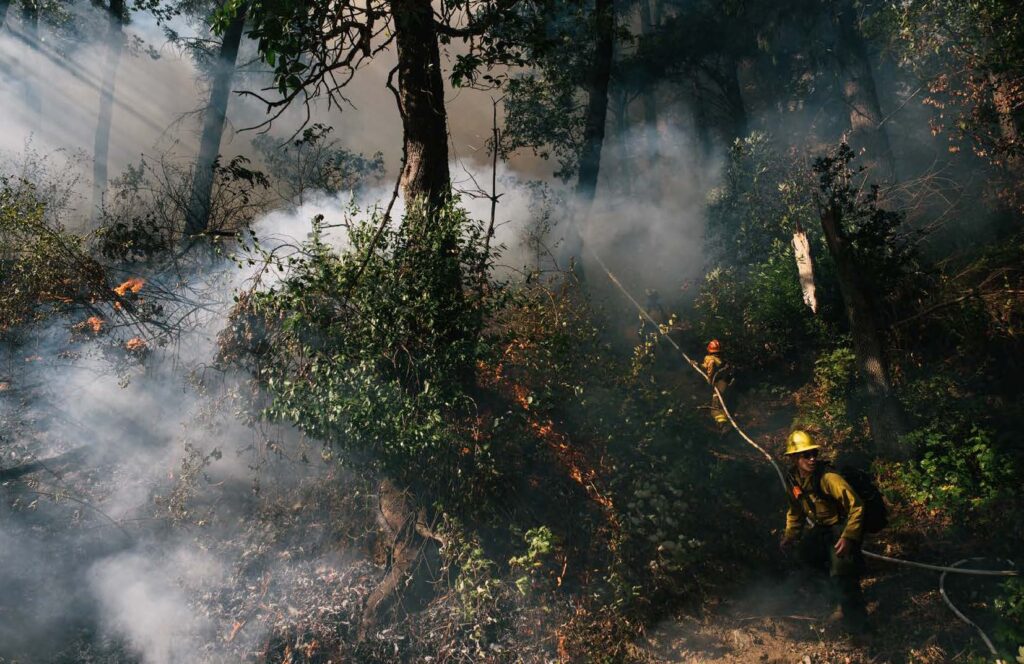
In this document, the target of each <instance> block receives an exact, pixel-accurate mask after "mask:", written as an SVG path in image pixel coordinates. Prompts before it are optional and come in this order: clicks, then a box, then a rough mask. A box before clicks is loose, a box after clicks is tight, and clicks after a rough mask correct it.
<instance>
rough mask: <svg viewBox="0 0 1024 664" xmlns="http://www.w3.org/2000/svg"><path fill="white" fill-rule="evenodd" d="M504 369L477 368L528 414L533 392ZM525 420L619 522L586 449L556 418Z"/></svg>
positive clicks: (481, 365)
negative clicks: (558, 427) (576, 443)
mask: <svg viewBox="0 0 1024 664" xmlns="http://www.w3.org/2000/svg"><path fill="white" fill-rule="evenodd" d="M514 347H518V348H522V347H523V345H522V344H510V345H509V346H508V348H506V350H505V355H506V356H508V355H509V354H511V353H512V352H513V351H514ZM502 368H503V367H502V365H501V364H498V365H497V366H496V367H494V368H493V369H491V368H489V367H487V366H486V365H485V364H484V363H482V362H481V363H479V364H478V369H480V377H481V378H482V379H483V380H482V382H493V384H495V385H498V386H503V387H505V388H506V389H509V390H511V392H512V397H513V398H514V399H515V401H516V403H518V404H519V405H520V406H521V407H522V409H523V410H524V411H526V412H527V413H529V412H530V411H531V410H532V407H533V397H532V396H531V395H530V391H529V390H528V389H527V388H526V386H524V385H522V384H520V383H516V382H513V381H512V380H509V379H508V378H507V377H506V376H503V375H502ZM526 419H527V423H528V424H529V426H530V429H531V430H533V432H534V434H535V435H536V436H537V438H539V439H540V440H542V441H544V443H545V444H546V445H547V446H548V448H549V449H550V450H551V451H552V452H554V454H555V456H556V458H557V459H558V461H559V462H560V463H561V464H562V466H564V467H565V469H566V471H567V472H568V474H569V477H570V478H571V479H572V480H573V481H574V482H576V483H577V484H579V485H580V486H581V487H583V490H584V491H585V492H586V494H587V496H588V497H589V498H590V499H591V500H593V501H594V502H595V503H597V504H598V505H600V506H601V507H602V508H604V510H605V512H606V515H607V518H608V520H609V523H611V524H613V525H614V524H615V523H616V518H615V513H614V504H613V503H612V501H611V499H610V498H608V497H607V496H605V495H603V494H602V493H601V492H600V491H599V490H598V488H597V484H598V483H599V482H600V475H599V473H598V471H597V469H596V468H595V467H594V466H593V465H591V463H590V460H589V459H587V457H586V455H585V454H584V453H583V451H582V450H580V449H578V448H576V447H573V446H572V445H571V444H570V443H569V439H568V437H567V436H566V435H565V434H563V433H561V432H559V431H557V430H556V429H555V423H554V422H553V421H551V420H549V419H545V420H542V419H538V418H537V417H533V416H530V415H527V418H526Z"/></svg>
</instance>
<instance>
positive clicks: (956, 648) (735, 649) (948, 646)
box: [637, 392, 998, 664]
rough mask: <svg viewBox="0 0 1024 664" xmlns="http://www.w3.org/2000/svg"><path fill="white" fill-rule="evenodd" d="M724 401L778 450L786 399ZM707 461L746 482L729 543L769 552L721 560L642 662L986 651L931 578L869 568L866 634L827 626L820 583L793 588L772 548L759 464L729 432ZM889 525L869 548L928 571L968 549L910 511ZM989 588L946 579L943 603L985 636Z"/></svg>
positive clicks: (804, 660) (766, 475) (820, 660)
mask: <svg viewBox="0 0 1024 664" xmlns="http://www.w3.org/2000/svg"><path fill="white" fill-rule="evenodd" d="M727 401H733V402H734V403H733V404H732V407H733V412H734V415H735V417H736V418H737V420H738V421H739V422H740V425H741V426H742V427H744V429H745V430H746V431H747V433H748V434H749V435H751V436H752V437H753V438H754V440H756V441H758V442H759V443H760V444H762V445H765V444H767V445H768V449H769V451H770V452H772V453H773V454H775V453H777V452H778V451H779V450H778V449H775V448H776V447H781V441H782V440H783V439H784V438H785V435H786V433H787V432H788V430H789V423H790V421H791V420H792V416H793V413H794V412H795V407H794V404H793V402H792V398H791V397H788V396H782V397H776V398H766V397H765V396H764V394H763V393H761V394H758V396H757V397H756V398H755V397H754V396H753V394H751V393H748V394H740V393H736V392H734V393H733V394H732V395H731V398H730V397H729V396H727ZM773 445H774V446H773ZM711 453H712V454H714V455H715V456H717V457H718V458H719V459H720V460H722V461H723V462H726V463H728V464H729V465H730V466H732V465H733V464H735V467H736V472H737V473H738V475H737V476H736V477H734V478H733V481H737V482H742V483H743V484H742V486H743V487H744V491H743V492H742V496H741V498H742V499H743V507H744V512H745V513H744V514H738V515H737V519H738V520H740V521H741V523H742V526H741V527H742V528H743V529H745V530H747V535H748V536H749V537H746V538H745V542H744V544H742V545H738V546H740V547H742V546H744V545H746V546H753V547H764V548H766V549H768V550H767V551H756V552H755V551H752V552H751V560H750V563H751V564H748V565H744V564H743V563H742V561H730V562H728V563H725V567H724V574H723V575H722V576H723V578H726V579H729V580H728V581H726V582H725V583H724V584H723V585H722V586H717V587H715V588H714V589H713V590H711V592H706V593H705V595H706V596H709V597H710V598H711V599H706V600H705V601H704V605H703V610H702V611H700V612H698V613H696V615H695V612H693V611H683V612H679V613H678V614H676V615H675V616H673V617H672V618H670V619H667V620H664V621H662V622H661V623H660V624H658V625H656V626H654V627H652V628H650V629H649V630H648V632H647V634H646V639H645V640H644V641H643V642H641V643H638V644H637V650H638V655H639V656H640V657H641V658H642V659H644V660H647V661H650V662H657V663H659V664H661V663H662V662H664V663H666V664H667V663H668V662H682V663H687V664H690V663H692V664H703V663H712V662H722V663H725V662H736V663H739V662H765V663H776V664H782V663H786V664H884V663H891V664H897V663H902V662H908V663H909V662H913V663H915V664H938V663H940V662H969V661H975V662H976V661H978V660H977V659H974V658H976V657H977V656H978V655H982V654H984V653H986V649H985V646H984V644H983V643H982V641H981V639H979V638H978V636H977V632H976V631H975V630H974V629H973V628H971V627H970V626H968V625H966V624H965V623H964V622H962V621H960V620H959V619H958V618H957V617H956V616H955V615H954V614H953V613H952V612H951V611H950V610H949V609H948V607H947V606H946V605H945V604H944V602H943V601H942V597H941V595H940V593H939V575H938V574H937V573H934V572H929V571H924V570H916V569H912V568H909V567H904V566H896V565H892V564H886V563H882V562H876V561H872V560H869V561H868V564H867V570H866V572H865V575H864V578H863V583H862V585H863V588H864V593H865V599H866V601H867V609H868V621H869V622H868V630H867V631H866V632H865V633H864V634H861V635H851V634H849V633H847V632H846V631H845V630H844V628H843V627H842V625H841V624H837V623H834V622H830V620H829V618H830V616H831V613H832V611H833V608H834V607H833V606H831V605H830V604H829V603H828V601H827V599H826V598H825V595H824V593H823V592H822V590H823V588H822V586H823V585H824V583H825V582H826V580H825V579H820V580H818V581H814V580H811V581H808V580H806V579H804V580H802V581H801V580H800V579H799V578H798V576H797V574H796V569H795V566H794V565H793V564H791V563H790V562H789V561H787V560H785V559H784V558H783V556H782V555H781V553H777V552H776V551H775V550H774V549H775V547H774V543H775V541H776V538H777V537H778V536H779V535H780V534H781V529H782V525H783V524H784V512H785V500H784V498H783V496H782V494H781V492H780V488H779V486H778V480H777V478H776V476H775V473H774V472H773V471H772V469H771V467H770V465H769V464H768V462H767V460H766V459H764V457H763V456H761V455H760V453H758V452H757V451H755V450H753V449H752V448H751V447H749V446H748V445H747V444H746V443H745V442H744V441H742V440H741V439H740V437H739V436H738V435H736V434H735V433H734V432H732V431H729V432H728V433H727V434H725V435H723V437H722V438H721V443H720V445H719V446H718V447H717V449H714V450H712V451H711ZM897 509H898V508H897ZM892 517H893V521H894V522H895V524H897V525H895V526H894V527H893V528H891V529H888V530H886V531H883V532H882V533H880V534H879V535H878V536H876V537H871V536H869V537H871V539H869V541H868V542H866V548H869V549H871V550H874V551H877V552H879V553H883V554H887V555H896V556H907V557H910V558H913V559H917V560H921V561H923V562H931V563H935V564H949V563H951V562H953V561H954V560H957V559H959V558H962V557H965V556H967V555H971V553H970V546H971V544H970V542H959V543H951V542H943V541H941V539H936V538H935V537H934V534H935V533H936V530H938V528H939V527H940V524H936V523H928V522H927V519H922V518H921V515H919V514H911V515H907V514H898V513H897V514H893V515H892ZM750 529H753V530H760V531H761V532H759V533H754V532H751V531H750ZM908 554H909V555H908ZM975 555H976V552H975ZM816 584H817V585H816ZM997 586H998V581H991V580H987V579H980V578H979V577H963V576H960V577H957V578H950V579H947V582H946V589H947V593H948V594H949V596H950V599H951V600H952V601H954V603H956V605H957V606H958V608H959V609H960V610H961V611H963V612H965V613H966V614H967V615H968V616H970V617H971V618H972V619H973V620H975V621H976V622H978V623H979V624H980V625H982V627H984V628H986V629H990V628H991V625H990V623H989V621H988V620H987V617H988V616H991V604H990V602H989V601H988V600H990V599H991V598H992V597H995V596H996V594H997ZM989 634H990V635H991V632H989Z"/></svg>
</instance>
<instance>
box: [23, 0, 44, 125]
mask: <svg viewBox="0 0 1024 664" xmlns="http://www.w3.org/2000/svg"><path fill="white" fill-rule="evenodd" d="M39 2H40V0H22V2H21V26H22V30H23V31H24V33H25V37H26V39H27V40H28V43H29V44H31V46H32V51H31V57H32V58H33V59H36V62H35V63H33V68H35V66H36V65H38V60H37V59H38V58H39ZM25 102H26V105H27V106H28V108H29V111H30V114H31V116H32V119H31V120H30V122H31V126H32V127H33V128H35V129H37V130H38V129H39V128H40V127H41V124H40V115H41V114H42V112H43V104H42V101H40V99H39V94H38V93H37V92H36V87H35V86H34V85H29V86H28V92H27V93H26V94H25Z"/></svg>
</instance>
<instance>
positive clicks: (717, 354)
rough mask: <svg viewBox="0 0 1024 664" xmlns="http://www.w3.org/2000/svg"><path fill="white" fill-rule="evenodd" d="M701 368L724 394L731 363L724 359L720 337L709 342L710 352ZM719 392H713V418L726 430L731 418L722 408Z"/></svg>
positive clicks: (712, 383)
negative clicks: (728, 363)
mask: <svg viewBox="0 0 1024 664" xmlns="http://www.w3.org/2000/svg"><path fill="white" fill-rule="evenodd" d="M701 368H702V369H703V370H704V374H705V375H706V376H707V377H708V383H710V384H711V385H714V386H715V387H716V388H717V389H718V394H722V395H724V394H725V388H726V387H728V386H729V382H728V376H729V365H727V364H726V363H725V362H724V361H723V360H722V344H721V343H720V342H719V341H718V339H712V340H711V341H710V342H708V354H707V355H705V356H704V361H703V362H701ZM718 394H715V393H714V392H712V394H711V418H712V419H714V420H715V424H717V425H718V427H719V431H720V432H724V431H725V430H726V425H727V424H728V423H729V418H727V417H726V416H725V410H723V409H722V402H721V400H720V399H719V398H718Z"/></svg>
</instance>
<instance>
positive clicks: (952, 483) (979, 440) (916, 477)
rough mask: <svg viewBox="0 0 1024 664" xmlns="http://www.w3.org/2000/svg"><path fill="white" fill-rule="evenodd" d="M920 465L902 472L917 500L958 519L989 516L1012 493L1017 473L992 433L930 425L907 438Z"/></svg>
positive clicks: (973, 427)
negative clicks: (998, 503) (982, 515)
mask: <svg viewBox="0 0 1024 664" xmlns="http://www.w3.org/2000/svg"><path fill="white" fill-rule="evenodd" d="M906 440H907V442H908V443H909V444H910V445H911V446H912V447H913V449H915V450H916V451H917V453H918V457H919V458H918V459H917V460H916V461H913V462H908V463H905V464H903V465H902V466H901V474H902V476H903V478H904V480H905V485H906V487H907V492H908V493H909V495H910V496H911V497H912V498H914V499H915V500H917V501H919V502H921V503H924V504H926V505H928V506H931V507H937V508H940V509H945V510H949V511H950V512H952V513H954V514H964V513H982V512H985V511H987V510H989V509H990V508H991V507H992V506H993V505H994V504H995V503H996V502H997V501H998V500H999V499H1000V498H1001V497H1002V496H1003V493H1004V492H1005V491H1006V490H1007V488H1009V487H1010V486H1012V485H1011V482H1012V481H1013V478H1014V475H1015V473H1014V471H1013V468H1012V466H1011V465H1010V462H1009V459H1008V458H1007V457H1006V456H1005V455H1003V454H1000V452H999V450H998V449H997V447H996V445H995V444H994V442H993V437H992V432H991V431H989V430H988V429H985V428H982V427H979V426H976V425H967V424H962V425H961V426H959V427H954V428H950V427H949V425H948V424H931V425H928V426H925V427H922V428H920V429H915V430H914V431H912V432H911V433H909V434H908V435H907V436H906Z"/></svg>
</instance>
